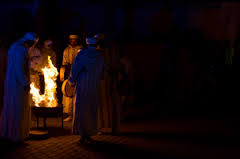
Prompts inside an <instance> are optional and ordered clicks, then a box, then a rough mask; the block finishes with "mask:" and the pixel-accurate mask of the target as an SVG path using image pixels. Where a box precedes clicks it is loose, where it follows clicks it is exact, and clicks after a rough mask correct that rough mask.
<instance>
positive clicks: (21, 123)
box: [0, 33, 38, 142]
mask: <svg viewBox="0 0 240 159" xmlns="http://www.w3.org/2000/svg"><path fill="white" fill-rule="evenodd" d="M37 39H38V36H37V35H36V34H34V33H26V34H25V36H24V37H23V38H21V39H19V40H18V41H17V42H15V43H14V44H12V45H11V47H10V49H9V51H8V66H7V72H6V77H5V83H4V105H3V110H2V113H1V116H0V130H1V131H0V136H2V137H4V138H8V139H10V140H12V141H14V142H23V141H24V139H26V138H27V137H28V135H29V129H30V123H31V118H30V117H31V114H30V106H29V103H28V94H29V88H30V86H29V60H28V57H29V55H28V51H29V48H30V47H31V46H32V45H33V44H34V43H35V42H36V41H37Z"/></svg>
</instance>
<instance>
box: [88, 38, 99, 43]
mask: <svg viewBox="0 0 240 159" xmlns="http://www.w3.org/2000/svg"><path fill="white" fill-rule="evenodd" d="M86 43H87V44H97V40H96V39H95V38H92V37H89V38H86Z"/></svg>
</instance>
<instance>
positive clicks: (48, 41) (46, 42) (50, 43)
mask: <svg viewBox="0 0 240 159" xmlns="http://www.w3.org/2000/svg"><path fill="white" fill-rule="evenodd" d="M52 44H53V41H52V40H45V41H44V46H45V47H46V46H49V45H52Z"/></svg>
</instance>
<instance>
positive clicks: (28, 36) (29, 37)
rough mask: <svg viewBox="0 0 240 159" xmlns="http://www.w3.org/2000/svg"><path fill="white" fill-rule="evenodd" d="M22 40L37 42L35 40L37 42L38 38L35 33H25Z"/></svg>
mask: <svg viewBox="0 0 240 159" xmlns="http://www.w3.org/2000/svg"><path fill="white" fill-rule="evenodd" d="M23 39H24V41H28V40H31V41H37V40H38V36H37V34H35V33H32V32H27V33H26V34H25V35H24V37H23Z"/></svg>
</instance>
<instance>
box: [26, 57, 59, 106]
mask: <svg viewBox="0 0 240 159" xmlns="http://www.w3.org/2000/svg"><path fill="white" fill-rule="evenodd" d="M42 72H43V75H44V82H45V92H44V94H43V95H40V94H39V91H40V90H39V89H38V88H36V87H35V84H34V83H33V82H32V83H31V85H30V93H31V94H32V99H33V102H34V104H35V106H37V107H40V106H41V105H44V106H46V107H56V106H57V105H58V102H57V98H56V88H57V84H56V80H57V76H58V71H57V68H56V67H54V65H53V64H52V61H51V58H50V56H48V66H46V67H44V68H43V69H42Z"/></svg>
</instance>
